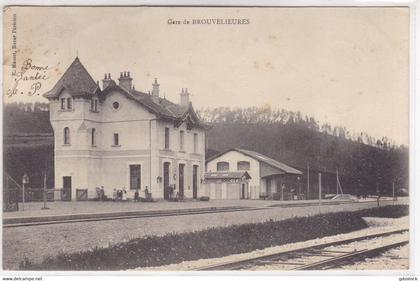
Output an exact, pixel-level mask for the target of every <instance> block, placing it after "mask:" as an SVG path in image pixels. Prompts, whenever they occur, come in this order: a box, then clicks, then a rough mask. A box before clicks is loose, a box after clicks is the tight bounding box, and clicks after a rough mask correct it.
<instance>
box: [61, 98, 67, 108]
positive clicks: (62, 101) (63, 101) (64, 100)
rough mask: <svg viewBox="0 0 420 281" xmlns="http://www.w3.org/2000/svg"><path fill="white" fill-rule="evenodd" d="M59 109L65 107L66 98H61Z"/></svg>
mask: <svg viewBox="0 0 420 281" xmlns="http://www.w3.org/2000/svg"><path fill="white" fill-rule="evenodd" d="M61 109H66V99H65V98H61Z"/></svg>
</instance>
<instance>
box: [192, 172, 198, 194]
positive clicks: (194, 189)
mask: <svg viewBox="0 0 420 281" xmlns="http://www.w3.org/2000/svg"><path fill="white" fill-rule="evenodd" d="M197 171H198V166H197V165H194V166H193V199H197V193H198V192H197V188H198V182H197Z"/></svg>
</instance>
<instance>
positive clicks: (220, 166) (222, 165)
mask: <svg viewBox="0 0 420 281" xmlns="http://www.w3.org/2000/svg"><path fill="white" fill-rule="evenodd" d="M217 171H229V162H217Z"/></svg>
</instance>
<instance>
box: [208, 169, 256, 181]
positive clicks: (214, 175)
mask: <svg viewBox="0 0 420 281" xmlns="http://www.w3.org/2000/svg"><path fill="white" fill-rule="evenodd" d="M243 177H245V178H246V179H250V178H251V176H250V175H249V174H248V172H246V171H243V172H227V171H226V172H208V173H205V174H204V179H205V180H208V179H242V178H243Z"/></svg>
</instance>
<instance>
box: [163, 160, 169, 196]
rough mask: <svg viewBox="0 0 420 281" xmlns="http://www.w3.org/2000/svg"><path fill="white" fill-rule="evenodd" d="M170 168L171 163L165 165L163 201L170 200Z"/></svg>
mask: <svg viewBox="0 0 420 281" xmlns="http://www.w3.org/2000/svg"><path fill="white" fill-rule="evenodd" d="M169 167H170V163H168V162H165V163H163V199H165V200H169V193H170V192H169Z"/></svg>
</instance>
